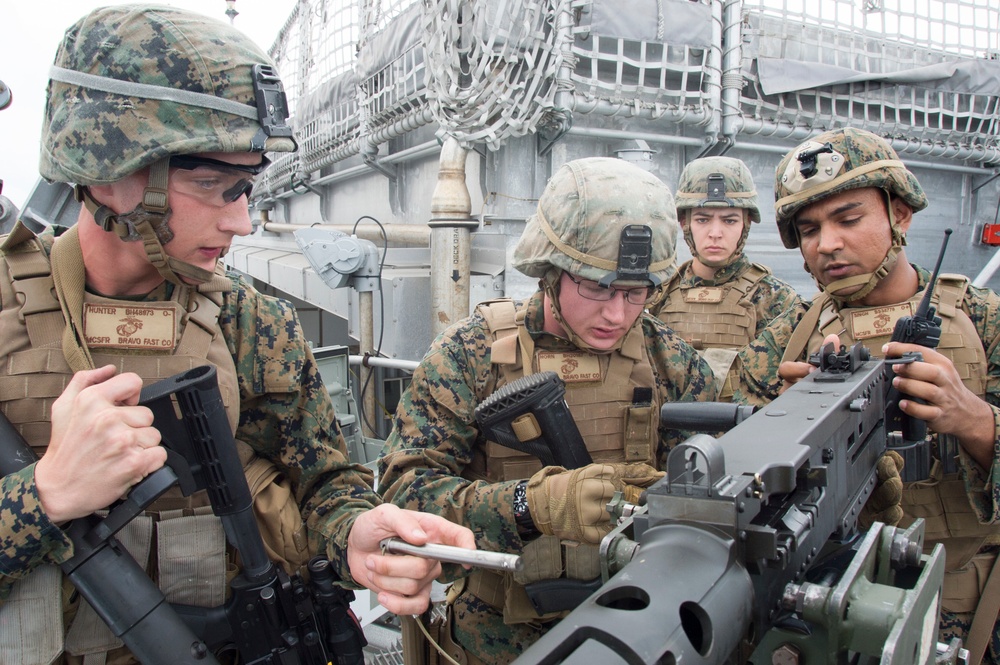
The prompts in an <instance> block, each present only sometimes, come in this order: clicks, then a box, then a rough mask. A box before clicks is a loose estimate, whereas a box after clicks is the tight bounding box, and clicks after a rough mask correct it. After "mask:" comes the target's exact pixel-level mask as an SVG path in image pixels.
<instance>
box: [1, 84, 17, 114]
mask: <svg viewBox="0 0 1000 665" xmlns="http://www.w3.org/2000/svg"><path fill="white" fill-rule="evenodd" d="M13 99H14V95H13V93H11V91H10V88H8V87H7V84H6V83H4V82H3V81H0V111H2V110H4V109H5V108H7V107H8V106H10V103H11V101H12V100H13Z"/></svg>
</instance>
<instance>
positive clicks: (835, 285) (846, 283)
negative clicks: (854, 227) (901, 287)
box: [806, 190, 906, 306]
mask: <svg viewBox="0 0 1000 665" xmlns="http://www.w3.org/2000/svg"><path fill="white" fill-rule="evenodd" d="M882 191H883V192H884V193H885V198H886V209H887V210H888V211H889V229H890V231H891V233H892V246H891V247H889V251H888V252H886V254H885V258H884V259H882V263H880V264H879V266H878V268H876V269H875V271H874V272H869V273H865V274H863V275H855V276H854V277H847V278H845V279H838V280H837V281H835V282H831V283H830V284H827V285H826V286H823V285H822V284H819V282H817V283H816V284H817V286H819V288H820V289H822V290H823V291H824V292H826V294H827V295H828V296H830V298H832V299H833V301H834V302H836V303H837V305H838V306H844V305H848V304H850V303H854V302H857V301H859V300H861V299H862V298H864V297H865V296H867V295H868V294H869V293H871V292H872V291H874V290H875V287H876V286H878V283H879V282H881V281H882V280H883V279H884V278H885V276H886V275H888V274H889V273H890V272H891V271H892V269H893V267H894V266H895V265H896V260H897V259H898V258H899V253H900V252H901V251H902V249H903V246H904V245H906V236H905V235H903V233H902V232H901V231H900V230H899V228H898V227H897V226H896V215H895V213H893V211H892V197H891V195H890V194H889V192H888V191H887V190H882ZM806 272H809V267H808V266H806ZM810 274H812V273H810ZM859 284H862V285H863V286H862V287H861V288H860V289H858V290H857V291H855V292H854V293H851V294H850V295H846V296H839V295H837V293H838V292H839V291H843V290H844V289H848V288H852V287H855V286H858V285H859Z"/></svg>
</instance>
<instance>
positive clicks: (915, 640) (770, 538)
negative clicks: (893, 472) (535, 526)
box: [516, 346, 944, 665]
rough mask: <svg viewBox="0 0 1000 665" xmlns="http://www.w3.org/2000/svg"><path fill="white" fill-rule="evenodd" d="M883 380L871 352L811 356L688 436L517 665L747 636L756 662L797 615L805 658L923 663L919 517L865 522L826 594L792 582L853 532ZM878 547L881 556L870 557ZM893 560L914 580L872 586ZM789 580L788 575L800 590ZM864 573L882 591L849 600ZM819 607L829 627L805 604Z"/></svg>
mask: <svg viewBox="0 0 1000 665" xmlns="http://www.w3.org/2000/svg"><path fill="white" fill-rule="evenodd" d="M834 356H835V357H834ZM885 383H886V372H885V366H884V363H883V362H882V361H874V360H868V359H867V354H866V353H865V352H864V350H863V348H861V347H860V346H856V347H855V348H854V349H852V350H850V351H849V352H848V351H843V352H841V353H839V354H834V355H833V356H831V357H828V358H826V362H825V363H824V369H822V370H821V371H817V372H813V373H812V374H810V375H809V376H808V377H806V378H805V379H803V380H801V381H799V382H798V383H796V384H795V385H793V386H792V387H791V388H790V389H789V390H787V391H785V392H784V393H783V394H782V395H781V396H780V397H779V398H778V399H776V400H775V401H774V402H772V403H771V404H769V405H768V406H766V407H764V408H762V409H760V410H759V411H758V412H756V413H754V414H753V415H752V416H751V417H750V418H747V419H746V420H744V421H743V422H741V423H740V424H739V425H737V426H736V427H734V428H733V429H731V430H730V431H729V432H727V433H726V434H725V435H723V436H722V437H720V438H718V439H716V438H714V437H711V436H708V435H706V434H698V435H695V436H693V437H691V438H689V439H688V440H687V441H685V442H684V443H682V444H680V445H678V446H677V447H676V448H674V449H673V450H672V451H671V452H670V454H669V456H668V459H667V468H666V469H665V470H666V472H667V475H666V478H664V479H663V480H661V481H659V482H657V483H656V484H654V485H653V486H652V487H650V488H649V489H648V490H647V492H646V494H647V503H646V507H645V510H644V511H643V512H637V513H636V514H635V515H633V516H632V518H631V525H630V526H631V531H632V539H634V540H635V541H638V543H639V546H638V548H637V550H636V549H635V548H632V551H633V552H635V554H634V555H633V557H632V559H631V560H629V561H627V562H624V563H619V565H618V568H616V569H610V570H608V568H605V569H606V570H608V574H607V575H606V576H605V577H606V579H605V583H604V584H603V586H602V587H601V588H600V589H599V590H597V592H595V593H594V594H593V595H591V596H590V597H589V598H588V599H587V600H586V601H584V602H583V603H582V604H581V605H580V607H578V608H577V609H576V610H575V611H573V612H572V613H571V614H570V615H569V616H568V617H567V618H566V619H564V620H563V621H562V622H561V623H559V624H557V625H556V626H555V627H554V628H552V630H550V631H549V632H548V633H547V634H546V635H545V636H543V637H542V639H541V640H539V641H538V642H537V643H536V644H535V645H533V646H532V647H530V648H529V649H528V650H527V651H525V653H524V654H523V655H522V656H521V657H520V658H519V659H518V660H517V661H516V663H517V665H533V664H535V663H545V664H546V665H548V664H551V663H592V662H602V663H631V664H634V663H672V662H684V663H688V662H691V663H700V664H709V663H710V664H713V665H719V664H722V663H727V664H728V663H737V662H738V663H744V662H747V660H748V659H747V658H746V656H747V654H746V653H744V648H745V647H746V645H747V644H750V643H754V644H757V643H760V644H761V647H759V649H758V651H756V652H755V653H754V654H753V655H752V657H751V658H750V659H749V662H752V663H758V664H759V663H770V662H771V651H768V649H770V648H771V647H772V642H770V641H768V639H767V638H768V637H769V636H771V635H774V634H776V633H777V632H779V631H780V634H781V637H782V639H783V640H785V641H786V642H796V640H805V639H806V638H803V637H801V634H798V637H796V636H795V635H796V633H795V631H794V630H787V629H786V627H787V626H789V625H797V626H798V627H800V628H801V627H803V626H805V622H806V621H808V622H809V624H808V626H805V629H806V630H813V637H811V638H809V639H811V640H813V641H814V642H816V643H818V644H821V645H822V646H821V647H820V648H821V651H822V655H821V656H819V658H820V660H817V661H816V662H840V661H834V660H826V659H827V658H832V657H833V656H830V655H829V654H834V653H842V654H846V653H847V652H848V651H856V652H859V653H862V654H868V655H872V649H875V648H876V647H874V646H872V645H875V644H877V649H878V653H879V654H881V653H882V650H883V648H884V649H885V650H886V651H887V652H888V653H894V654H897V656H894V659H893V660H888V661H883V662H885V663H889V662H891V663H893V664H899V665H902V663H908V665H909V664H911V663H913V662H914V654H918V653H919V654H922V656H921V659H919V661H918V662H919V663H920V664H921V665H928V664H929V663H932V662H933V655H934V649H933V642H934V640H935V638H936V631H926V630H923V626H922V625H921V622H922V621H923V620H924V618H925V617H928V616H930V617H933V616H935V613H936V611H937V606H936V603H937V602H938V601H937V598H938V594H939V591H940V585H941V582H942V580H943V574H944V573H943V570H944V569H943V550H941V548H936V549H935V551H934V553H933V554H932V555H922V554H920V547H921V546H922V542H923V524H922V522H919V521H918V523H917V524H916V525H915V526H914V527H913V529H912V530H911V531H909V532H907V533H902V532H901V531H898V530H896V529H894V528H892V527H884V528H883V527H882V525H877V526H876V527H873V529H872V531H871V532H870V533H869V536H870V537H871V539H872V540H869V541H863V543H864V544H863V546H861V545H857V547H858V549H857V550H856V551H854V552H851V553H850V554H851V555H850V556H848V557H847V561H848V564H849V565H847V566H846V570H845V567H844V566H841V567H840V568H837V569H836V573H837V574H839V576H840V577H839V578H836V576H834V578H835V579H833V581H832V583H833V584H838V579H839V580H840V582H841V583H842V584H843V585H845V586H844V587H843V588H842V587H840V586H837V587H835V589H834V591H831V592H830V595H829V596H827V597H828V598H830V602H828V603H826V605H823V604H822V603H818V602H816V603H810V602H807V601H806V600H805V598H806V597H808V598H809V599H812V598H813V597H814V596H815V595H816V593H818V591H817V588H815V587H814V588H808V589H807V588H806V587H804V586H802V585H803V584H804V583H805V582H806V581H807V580H809V577H808V574H809V573H810V571H812V570H813V569H814V567H817V564H818V563H825V562H826V561H827V560H826V559H825V557H824V553H825V552H826V550H828V549H830V547H831V546H833V547H834V548H835V549H836V548H838V547H839V548H841V549H842V548H843V545H842V544H841V543H845V542H847V543H850V542H851V541H854V542H855V543H857V542H858V539H857V519H858V515H859V513H860V510H861V508H862V506H863V505H864V503H865V501H866V499H867V498H868V496H869V495H870V494H871V492H872V490H873V489H874V486H875V467H876V463H877V461H878V459H879V458H880V457H881V456H882V454H883V453H884V452H885V449H886V440H887V437H886V431H885V418H884V410H885V404H884V395H885ZM623 526H624V525H623ZM624 531H625V529H624V528H623V527H619V529H616V530H615V531H613V532H612V533H611V534H610V535H609V536H608V537H606V538H605V541H604V542H602V544H601V552H602V556H605V557H606V558H610V556H611V554H612V553H614V555H615V556H617V555H618V553H621V552H623V551H628V550H629V548H627V547H620V546H612V545H611V544H609V539H615V538H619V539H625V540H630V539H627V538H625V536H624V535H623V534H624ZM890 551H891V552H892V553H893V555H892V558H893V560H892V561H891V562H890V561H885V560H883V559H880V557H881V555H882V554H886V556H887V557H888V556H889V555H888V553H889V552H890ZM900 553H905V556H904V555H901V554H900ZM604 563H606V562H603V561H602V566H603V564H604ZM851 566H853V568H852V567H851ZM903 568H908V569H909V570H910V571H912V569H913V568H919V569H920V575H919V576H917V575H911V574H910V573H908V576H909V577H912V579H915V580H917V581H916V582H915V583H914V584H913V586H912V588H909V587H906V586H902V585H901V588H900V589H896V588H894V587H893V589H892V593H891V594H887V593H883V591H885V590H884V589H882V587H889V586H891V584H892V581H893V580H894V576H895V575H896V572H895V571H896V570H899V569H903ZM858 580H863V582H861V583H859V582H858ZM830 583H831V581H830V580H828V579H826V578H824V579H823V580H822V584H820V583H817V584H818V587H819V588H820V589H825V588H827V587H826V585H829V584H830ZM908 583H909V582H908ZM790 585H799V586H798V587H795V588H796V589H798V592H797V593H798V595H796V592H790V591H789V590H788V589H789V586H790ZM865 585H868V587H870V588H877V591H873V592H872V593H873V596H878V597H881V598H886V597H892V598H893V600H894V604H892V605H891V609H890V605H889V604H888V603H887V604H884V605H880V604H879V603H878V602H876V601H874V600H873V602H871V603H870V604H864V605H863V604H862V603H864V601H865V600H867V597H866V596H865V593H866V592H865V591H864V589H865V588H866V587H865ZM845 589H846V590H848V591H852V590H854V589H860V591H859V592H858V594H857V595H851V594H847V593H846V592H845ZM807 590H808V592H807ZM789 597H794V598H800V599H802V602H801V604H802V605H803V607H805V606H806V605H809V613H808V616H807V618H806V619H803V618H801V617H796V616H790V615H792V613H793V612H794V610H789V609H788V603H789ZM834 599H837V600H836V602H834ZM848 606H850V607H851V609H852V612H853V614H852V617H851V620H852V623H851V627H850V629H847V628H845V625H846V623H847V622H846V619H845V616H846V612H847V609H848ZM823 607H826V608H827V612H829V613H830V616H829V625H827V624H824V623H823V621H821V620H820V619H819V618H818V615H819V614H820V613H821V611H822V608H823ZM838 612H839V614H838ZM932 623H933V622H932ZM823 631H826V632H823ZM852 631H853V633H852ZM849 633H851V634H849ZM861 633H864V635H863V637H860V635H861ZM925 633H932V634H925ZM821 637H822V638H823V639H824V640H828V641H820V638H821ZM776 646H780V645H776ZM776 646H775V648H776ZM800 646H802V648H808V647H809V645H808V644H802V645H800ZM928 653H929V654H930V655H929V656H926V654H928ZM925 656H926V657H925ZM907 659H909V660H907ZM809 662H812V661H811V660H810V661H809ZM845 662H846V661H845ZM862 662H864V661H862Z"/></svg>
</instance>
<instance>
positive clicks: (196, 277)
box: [77, 159, 215, 286]
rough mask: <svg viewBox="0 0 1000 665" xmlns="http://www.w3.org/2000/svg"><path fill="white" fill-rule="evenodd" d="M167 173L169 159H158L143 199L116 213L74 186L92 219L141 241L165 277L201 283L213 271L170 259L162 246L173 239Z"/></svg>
mask: <svg viewBox="0 0 1000 665" xmlns="http://www.w3.org/2000/svg"><path fill="white" fill-rule="evenodd" d="M169 174H170V161H169V159H161V160H160V161H158V162H155V163H154V164H153V165H152V166H150V167H149V182H148V183H147V184H146V188H145V189H144V190H143V193H142V202H141V203H140V204H139V205H138V206H136V208H135V209H134V210H132V211H131V212H127V213H120V214H119V213H116V212H115V211H114V210H112V209H111V208H109V207H107V206H106V205H102V204H100V203H98V202H97V201H95V200H94V198H93V197H92V196H91V195H90V192H89V191H88V190H87V188H86V187H77V198H78V199H79V200H81V201H82V202H83V204H84V205H85V206H87V210H89V211H90V213H91V214H92V215H93V216H94V221H95V222H97V225H98V226H100V227H101V228H102V229H104V230H105V231H108V232H113V233H115V234H117V235H118V237H119V238H121V239H122V240H123V241H125V242H135V241H138V240H141V241H142V245H143V249H144V250H145V252H146V258H147V259H149V262H150V263H152V264H153V266H154V267H155V268H156V270H157V272H159V273H160V275H161V276H162V277H163V278H164V279H165V280H167V281H168V282H173V283H174V284H177V285H178V286H188V285H190V284H191V282H194V283H195V284H204V283H205V282H208V281H209V280H210V279H212V277H213V276H214V274H215V273H213V272H209V271H207V270H204V269H202V268H199V267H198V266H195V265H191V264H190V263H186V262H184V261H180V260H178V259H175V258H172V257H170V256H168V255H167V252H166V250H165V249H164V248H163V246H164V245H166V244H167V243H168V242H170V241H171V240H173V238H174V234H173V232H172V231H171V230H170V226H169V222H170V215H171V210H170V207H169V206H168V205H167V179H168V177H169ZM182 278H187V280H188V281H184V279H182Z"/></svg>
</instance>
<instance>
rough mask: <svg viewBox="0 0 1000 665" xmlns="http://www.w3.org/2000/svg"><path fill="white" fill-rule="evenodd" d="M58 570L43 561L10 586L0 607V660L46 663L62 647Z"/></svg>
mask: <svg viewBox="0 0 1000 665" xmlns="http://www.w3.org/2000/svg"><path fill="white" fill-rule="evenodd" d="M61 580H62V571H61V570H60V569H59V567H58V566H54V565H51V564H47V565H44V566H40V567H38V568H36V569H35V570H33V571H32V572H31V573H29V574H28V575H25V576H24V577H22V578H21V579H20V580H18V583H17V584H15V585H14V588H13V590H12V591H11V594H10V597H9V598H8V599H7V601H6V602H5V603H4V604H3V606H2V607H0V662H2V663H5V664H8V663H9V664H10V665H38V664H39V663H41V664H42V665H48V664H49V663H52V662H53V661H55V659H56V658H58V657H59V654H61V653H62V650H63V617H62V589H61V586H60V581H61Z"/></svg>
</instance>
